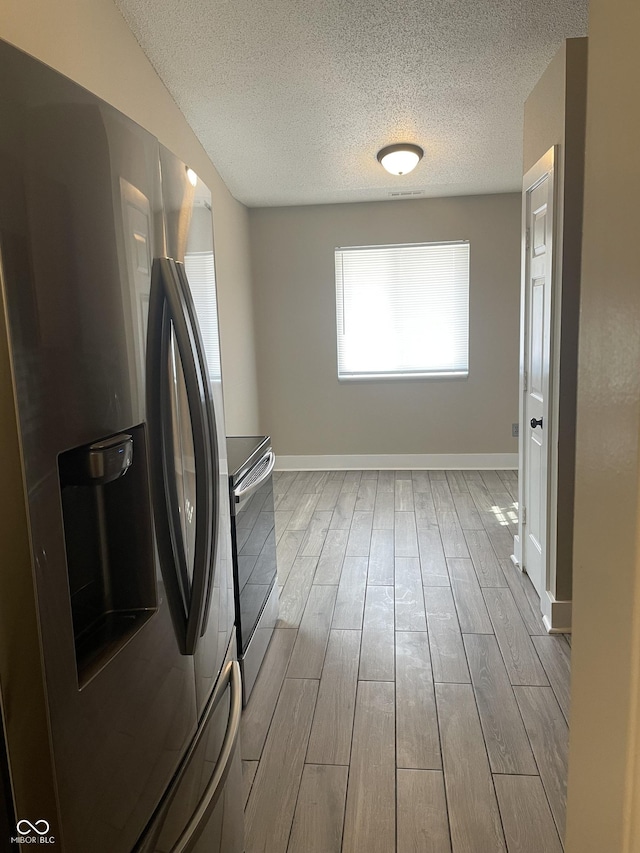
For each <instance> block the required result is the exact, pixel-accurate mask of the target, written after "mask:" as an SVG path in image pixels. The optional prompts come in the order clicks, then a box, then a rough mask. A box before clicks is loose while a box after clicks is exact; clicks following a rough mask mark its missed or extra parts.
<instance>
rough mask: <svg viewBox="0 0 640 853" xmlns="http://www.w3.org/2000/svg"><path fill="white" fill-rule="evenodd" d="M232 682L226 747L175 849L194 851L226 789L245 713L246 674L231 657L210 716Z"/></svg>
mask: <svg viewBox="0 0 640 853" xmlns="http://www.w3.org/2000/svg"><path fill="white" fill-rule="evenodd" d="M229 686H231V701H230V707H229V720H228V723H227V730H226V732H225V735H224V740H223V741H222V748H221V749H220V755H219V757H218V763H217V764H216V769H215V770H214V772H213V774H212V776H211V779H210V780H209V783H208V784H207V787H206V788H205V790H204V792H203V794H202V796H201V797H200V800H199V802H198V805H197V806H196V808H195V810H194V812H193V814H192V816H191V819H190V820H189V823H188V824H187V826H186V827H185V829H184V831H183V832H182V835H181V836H180V838H179V839H178V840H177V841H176V843H175V844H174V846H173V847H172V848H171V853H190V851H191V850H193V848H194V846H195V844H196V842H197V841H198V838H199V837H200V834H201V832H202V830H203V829H204V827H205V825H206V823H207V820H208V819H209V816H210V814H211V812H212V811H213V809H214V808H215V806H216V803H217V802H218V800H219V799H220V794H221V793H222V789H223V787H224V783H225V781H226V779H227V776H228V774H229V769H230V767H231V761H232V758H233V753H234V750H235V748H236V744H237V742H238V734H239V732H240V718H241V716H242V676H241V674H240V664H239V663H238V661H236V660H232V661H229V663H228V664H227V666H226V667H225V669H224V670H223V672H222V674H221V676H220V679H219V680H218V684H217V685H216V689H215V691H214V693H213V696H212V697H211V700H210V705H209V708H210V710H209V713H208V714H207V718H208V717H209V716H210V715H211V714H212V713H213V711H214V710H215V708H216V706H217V704H218V702H219V701H220V700H221V699H222V696H223V695H224V692H225V690H226V689H227V687H229Z"/></svg>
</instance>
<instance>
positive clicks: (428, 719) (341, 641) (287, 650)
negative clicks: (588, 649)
mask: <svg viewBox="0 0 640 853" xmlns="http://www.w3.org/2000/svg"><path fill="white" fill-rule="evenodd" d="M275 493H276V532H277V538H278V573H279V579H280V585H281V590H282V591H281V597H280V621H279V623H278V627H277V628H276V631H275V633H274V636H273V638H272V641H271V645H270V647H269V650H268V652H267V655H266V657H265V660H264V663H263V667H262V670H261V673H260V675H259V677H258V681H257V682H256V686H255V688H254V691H253V694H252V697H251V700H250V702H249V704H248V706H247V708H246V709H245V712H244V715H243V722H242V733H241V737H242V757H243V771H244V784H245V802H246V811H245V817H246V844H245V847H246V853H394V851H395V853H499V851H505V852H506V851H508V853H561V851H562V846H561V841H560V839H561V837H562V835H563V832H564V823H565V790H566V778H567V748H568V719H569V663H570V651H571V649H570V645H569V642H568V641H567V638H565V637H563V636H549V635H547V633H546V631H545V629H544V626H543V624H542V620H541V618H540V615H539V610H538V599H537V596H536V593H535V590H534V589H533V587H532V585H531V583H530V582H529V580H528V578H527V576H526V575H523V574H521V573H520V572H519V571H518V570H517V569H516V568H515V567H514V566H513V564H512V563H511V560H510V559H509V558H510V555H511V553H512V549H513V534H514V532H515V531H516V526H517V478H516V474H515V472H512V471H498V472H495V471H491V472H487V471H482V472H478V471H465V472H461V471H449V472H443V471H437V472H436V471H431V472H425V471H414V472H411V471H399V472H395V473H394V472H389V471H380V472H376V471H363V472H360V471H349V472H346V473H345V472H344V471H342V472H330V473H329V472H300V473H294V472H283V473H280V474H279V475H276V478H275Z"/></svg>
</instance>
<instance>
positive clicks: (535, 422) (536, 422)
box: [531, 418, 542, 429]
mask: <svg viewBox="0 0 640 853" xmlns="http://www.w3.org/2000/svg"><path fill="white" fill-rule="evenodd" d="M538 426H539V427H542V418H538V420H536V419H535V418H531V429H535V428H536V427H538Z"/></svg>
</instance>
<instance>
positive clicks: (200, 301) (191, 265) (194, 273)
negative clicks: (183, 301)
mask: <svg viewBox="0 0 640 853" xmlns="http://www.w3.org/2000/svg"><path fill="white" fill-rule="evenodd" d="M184 269H185V272H186V274H187V278H188V280H189V287H190V289H191V295H192V297H193V302H194V305H195V306H196V311H197V314H198V325H199V326H200V332H201V333H202V342H203V344H204V352H205V356H206V359H207V367H208V368H209V378H210V379H211V381H212V382H220V378H221V375H222V371H221V367H220V335H219V332H218V303H217V299H216V276H215V265H214V260H213V252H212V251H208V252H186V253H185V256H184Z"/></svg>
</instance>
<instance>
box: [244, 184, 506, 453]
mask: <svg viewBox="0 0 640 853" xmlns="http://www.w3.org/2000/svg"><path fill="white" fill-rule="evenodd" d="M249 223H250V233H251V252H252V269H253V279H254V299H255V309H256V317H257V318H259V320H258V322H257V323H256V331H257V356H258V378H259V392H260V412H261V426H262V428H263V429H264V430H265V431H267V432H269V433H270V434H271V436H272V438H273V442H274V446H275V449H276V452H277V453H279V454H281V455H315V454H329V455H334V454H336V455H338V454H359V453H363V454H395V453H517V449H518V448H517V441H516V440H515V439H513V438H512V437H511V424H512V422H515V421H517V419H518V414H517V413H518V338H519V325H518V324H519V292H520V196H519V195H518V194H508V195H492V196H473V197H468V198H445V199H420V200H411V201H388V202H372V203H364V204H342V205H322V206H308V207H284V208H264V209H251V210H250V211H249ZM458 239H468V240H470V242H471V249H470V264H471V267H470V333H469V340H470V358H469V377H468V379H457V380H456V379H449V380H443V379H430V380H429V379H426V380H387V381H363V382H344V383H340V382H338V379H337V368H336V313H335V276H334V249H335V248H336V247H337V246H358V245H371V244H383V243H412V242H428V241H437V240H458Z"/></svg>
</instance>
